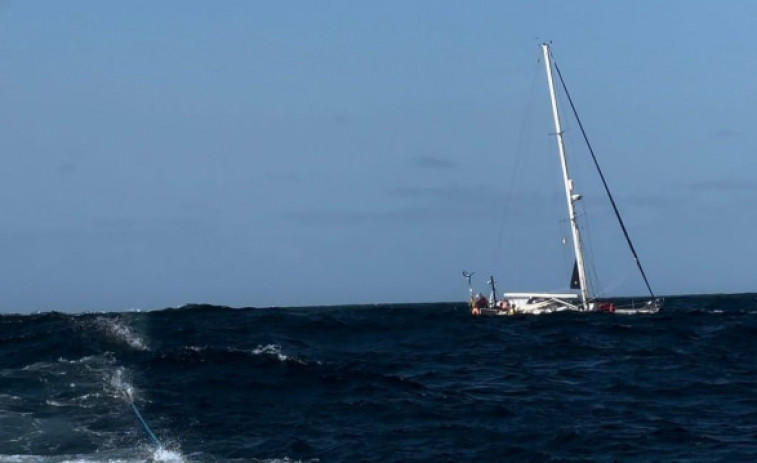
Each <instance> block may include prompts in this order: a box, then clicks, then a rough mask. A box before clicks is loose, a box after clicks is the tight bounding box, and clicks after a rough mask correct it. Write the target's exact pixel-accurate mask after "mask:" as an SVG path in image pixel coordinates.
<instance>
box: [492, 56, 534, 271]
mask: <svg viewBox="0 0 757 463" xmlns="http://www.w3.org/2000/svg"><path fill="white" fill-rule="evenodd" d="M540 64H541V58H539V59H537V60H536V63H535V65H534V72H533V73H532V74H533V77H532V78H531V87H530V89H529V92H528V99H527V100H526V110H525V111H524V112H525V115H524V117H523V122H522V123H521V127H520V133H519V136H518V144H517V147H516V149H515V166H514V168H513V169H512V170H511V171H510V179H509V181H508V182H507V191H506V192H505V201H504V204H503V206H502V212H501V214H500V221H499V230H498V234H497V235H498V243H497V253H496V255H495V256H494V260H495V262H493V265H492V266H493V267H496V266H497V265H498V262H500V261H501V260H500V259H497V257H498V256H502V248H503V236H504V228H505V221H506V219H507V216H508V215H509V212H510V208H511V203H512V199H513V190H514V188H515V183H516V182H515V181H516V179H517V178H518V177H520V171H521V168H522V161H523V158H524V156H523V152H524V150H525V148H524V144H525V140H526V136H525V132H526V128H527V127H528V120H529V119H530V117H531V108H532V107H533V105H532V104H531V101H532V100H533V96H534V92H535V89H536V81H537V76H538V71H539V65H540Z"/></svg>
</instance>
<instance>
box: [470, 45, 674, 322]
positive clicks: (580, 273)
mask: <svg viewBox="0 0 757 463" xmlns="http://www.w3.org/2000/svg"><path fill="white" fill-rule="evenodd" d="M541 48H542V53H543V56H544V66H545V70H546V73H547V83H548V87H549V97H550V100H551V103H552V105H551V106H552V107H551V109H552V118H553V120H554V125H555V137H556V141H557V151H558V154H559V157H560V167H561V172H562V180H563V187H564V192H565V200H566V204H567V213H568V222H569V223H570V230H571V237H572V244H573V246H572V247H573V254H574V257H575V265H574V267H573V272H572V276H571V282H570V288H571V289H572V290H575V291H576V292H564V293H552V292H538V293H534V292H505V293H503V294H502V297H501V298H498V297H497V291H496V288H495V281H494V277H493V276H492V277H490V278H489V281H488V285H489V287H490V288H491V292H490V295H489V297H488V298H487V297H486V296H484V295H482V294H480V293H474V291H473V286H472V284H471V277H472V275H473V273H468V272H465V271H464V272H463V276H464V277H465V278H466V279H467V281H468V292H469V302H470V310H471V313H472V314H473V315H520V314H534V315H537V314H544V313H552V312H562V311H576V312H607V313H615V314H652V313H657V312H659V311H660V310H661V309H662V304H663V301H662V299H659V298H657V297H656V296H655V294H654V292H653V291H652V287H651V286H650V284H649V280H648V279H647V276H646V273H645V272H644V268H643V267H642V266H641V261H640V260H639V257H638V254H637V252H636V249H635V248H634V246H633V243H632V242H631V238H630V236H629V235H628V231H627V229H626V226H625V224H624V223H623V219H622V218H621V217H620V213H619V211H618V208H617V205H616V203H615V200H614V198H613V197H612V194H611V193H610V189H609V187H608V185H607V182H606V181H605V177H604V174H603V173H602V170H601V169H600V168H599V163H598V162H597V158H596V156H595V155H594V151H593V149H592V148H591V144H590V143H589V141H588V138H587V136H586V132H585V131H584V128H583V125H582V124H581V120H580V119H579V118H578V114H577V113H576V110H575V106H574V105H573V100H572V99H571V98H570V94H569V93H568V90H567V87H566V86H565V82H564V81H563V80H562V75H561V74H560V69H559V68H558V67H557V64H556V63H555V62H554V58H553V56H552V53H551V51H550V45H549V43H543V44H542V45H541ZM553 71H555V72H556V74H557V76H558V77H559V79H560V83H561V84H562V88H563V90H564V91H565V96H566V97H567V100H568V102H569V103H570V107H571V109H572V110H573V114H574V115H575V117H576V120H577V122H578V126H579V128H580V129H581V133H582V135H583V138H584V140H585V142H586V144H587V147H588V151H589V153H591V157H592V159H593V161H594V166H595V167H596V169H597V172H598V174H599V177H600V179H601V181H602V185H603V186H604V189H605V192H606V193H607V196H608V198H609V200H610V204H611V205H612V208H613V210H614V212H615V216H616V218H617V219H618V223H619V224H620V227H621V230H622V231H623V235H624V236H625V238H626V242H627V244H628V247H629V249H630V251H631V254H632V255H633V257H634V259H635V262H636V266H637V268H638V270H639V272H640V273H641V276H642V278H643V280H644V283H645V285H646V288H647V290H648V292H649V296H650V297H649V299H647V300H645V301H643V302H640V303H637V302H632V303H631V304H630V305H627V306H621V305H616V304H615V303H613V302H609V301H604V302H603V301H599V300H598V299H597V298H596V297H594V296H593V295H592V288H590V287H589V282H588V278H587V274H586V261H585V257H584V252H583V241H582V238H581V230H580V228H579V225H578V220H577V214H576V210H575V203H576V202H578V201H580V200H581V199H582V196H581V195H580V194H578V193H576V192H575V189H574V182H573V179H572V178H571V177H570V173H569V166H568V162H567V160H566V156H565V144H564V141H563V130H562V124H561V121H560V112H559V111H558V104H557V96H556V93H555V82H554V79H553V77H554V76H553Z"/></svg>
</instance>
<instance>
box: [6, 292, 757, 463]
mask: <svg viewBox="0 0 757 463" xmlns="http://www.w3.org/2000/svg"><path fill="white" fill-rule="evenodd" d="M755 458H757V294H744V295H715V296H687V297H670V298H667V300H666V308H665V311H664V312H662V313H660V314H655V315H631V316H628V315H626V316H624V315H613V314H602V313H595V314H576V313H558V314H550V315H541V316H523V317H498V318H483V317H472V316H471V315H470V314H469V312H468V310H467V308H466V306H465V304H411V305H373V306H344V307H306V308H266V309H256V308H244V309H232V308H226V307H214V306H207V305H195V306H186V307H182V308H179V309H165V310H156V311H150V312H123V313H107V312H103V313H82V314H63V313H56V312H50V313H39V314H32V315H1V316H0V462H21V463H25V462H64V461H70V462H141V461H161V462H246V461H252V462H290V463H291V462H296V461H303V462H308V461H318V462H362V461H366V462H456V461H462V462H465V461H483V462H489V461H507V462H511V461H526V462H543V461H550V462H563V461H565V462H574V461H592V462H595V461H596V462H614V461H619V462H626V461H640V462H648V461H664V462H668V461H678V462H700V461H701V462H704V461H706V462H710V461H723V462H753V461H755Z"/></svg>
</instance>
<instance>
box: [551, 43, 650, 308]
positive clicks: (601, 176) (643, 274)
mask: <svg viewBox="0 0 757 463" xmlns="http://www.w3.org/2000/svg"><path fill="white" fill-rule="evenodd" d="M552 60H553V61H552V62H553V63H554V66H555V71H557V75H558V77H559V78H560V84H562V88H563V90H564V91H565V96H566V97H567V98H568V102H569V103H570V108H571V109H572V110H573V115H574V116H575V118H576V122H578V127H579V128H580V129H581V134H582V135H583V138H584V141H585V142H586V146H587V147H588V149H589V153H590V154H591V158H592V160H593V161H594V166H595V167H596V168H597V172H598V173H599V178H600V179H601V180H602V185H603V186H604V187H605V192H607V197H608V198H609V199H610V204H611V205H612V209H613V211H614V212H615V217H617V219H618V223H619V224H620V228H621V230H622V231H623V235H624V236H625V238H626V242H627V243H628V247H629V249H630V250H631V254H633V257H634V259H635V260H636V266H637V267H638V268H639V272H640V273H641V277H642V278H643V279H644V284H645V285H646V286H647V290H648V291H649V294H650V296H652V299H654V298H655V295H654V292H653V291H652V287H651V286H650V284H649V280H648V279H647V275H646V273H645V272H644V268H643V267H642V266H641V260H639V255H638V254H637V253H636V249H635V248H634V246H633V243H632V242H631V237H630V236H629V235H628V230H627V229H626V225H625V223H623V219H622V218H621V217H620V211H619V210H618V206H617V205H616V204H615V199H614V198H613V196H612V193H610V187H609V186H608V185H607V181H606V180H605V176H604V174H603V173H602V169H600V167H599V161H597V157H596V156H595V155H594V149H593V148H592V147H591V143H589V137H588V136H587V135H586V131H585V130H584V126H583V124H582V123H581V119H580V118H579V117H578V112H577V111H576V106H575V105H574V104H573V99H572V98H571V97H570V93H569V92H568V88H567V86H566V85H565V80H564V79H563V77H562V73H561V72H560V68H559V67H558V66H557V62H556V61H555V60H554V55H553V56H552Z"/></svg>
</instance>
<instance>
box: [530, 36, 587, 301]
mask: <svg viewBox="0 0 757 463" xmlns="http://www.w3.org/2000/svg"><path fill="white" fill-rule="evenodd" d="M541 49H542V52H543V53H544V66H545V67H546V69H547V82H548V83H549V97H550V98H551V99H552V117H553V118H554V120H555V132H556V135H557V150H558V152H559V153H560V165H561V166H562V177H563V182H564V184H565V199H566V200H567V202H568V217H569V218H570V229H571V232H572V234H573V251H574V252H575V254H576V265H577V266H578V281H579V282H580V284H581V302H582V303H583V309H584V310H589V304H588V300H589V287H588V285H587V282H586V270H585V269H584V255H583V251H582V247H581V234H580V232H579V231H578V223H577V222H576V211H575V208H574V207H573V203H574V202H576V201H578V200H579V199H581V195H578V194H575V193H573V180H572V179H571V178H570V177H569V175H568V164H567V162H566V160H565V145H564V143H563V136H562V127H561V126H560V114H559V112H558V110H557V97H556V96H555V84H554V82H553V81H552V62H551V61H550V54H549V44H547V43H543V44H542V45H541Z"/></svg>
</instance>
